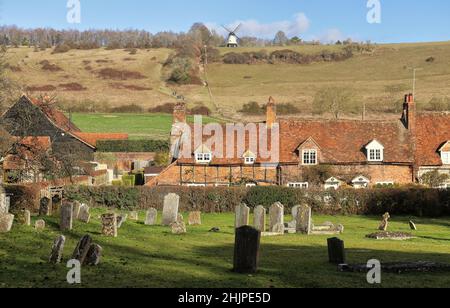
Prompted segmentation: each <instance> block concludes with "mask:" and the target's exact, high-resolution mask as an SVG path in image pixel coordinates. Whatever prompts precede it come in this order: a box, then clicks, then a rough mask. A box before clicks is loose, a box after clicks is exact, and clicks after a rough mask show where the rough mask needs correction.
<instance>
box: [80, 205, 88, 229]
mask: <svg viewBox="0 0 450 308" xmlns="http://www.w3.org/2000/svg"><path fill="white" fill-rule="evenodd" d="M89 212H90V208H89V206H87V205H86V204H82V205H81V206H80V212H79V214H78V220H79V221H81V222H84V223H86V224H88V223H89V221H90V220H91V214H90V213H89Z"/></svg>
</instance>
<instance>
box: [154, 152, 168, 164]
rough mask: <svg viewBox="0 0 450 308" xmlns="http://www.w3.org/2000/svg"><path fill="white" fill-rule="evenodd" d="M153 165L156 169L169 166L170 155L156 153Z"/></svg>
mask: <svg viewBox="0 0 450 308" xmlns="http://www.w3.org/2000/svg"><path fill="white" fill-rule="evenodd" d="M154 164H155V166H157V167H167V166H168V165H169V164H170V154H169V153H165V152H159V153H156V156H155V160H154Z"/></svg>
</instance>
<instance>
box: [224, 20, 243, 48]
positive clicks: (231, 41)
mask: <svg viewBox="0 0 450 308" xmlns="http://www.w3.org/2000/svg"><path fill="white" fill-rule="evenodd" d="M241 26H242V24H239V25H238V26H237V27H236V28H235V29H234V30H233V31H231V30H230V29H228V28H227V27H225V26H222V27H223V28H224V29H225V30H227V31H228V39H227V47H229V48H236V47H239V37H238V36H237V35H236V33H237V32H238V31H239V28H241Z"/></svg>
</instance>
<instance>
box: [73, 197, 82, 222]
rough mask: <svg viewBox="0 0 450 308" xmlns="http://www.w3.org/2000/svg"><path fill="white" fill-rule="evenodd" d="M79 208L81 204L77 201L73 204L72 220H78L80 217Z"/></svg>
mask: <svg viewBox="0 0 450 308" xmlns="http://www.w3.org/2000/svg"><path fill="white" fill-rule="evenodd" d="M80 208H81V203H80V202H79V201H74V202H73V215H72V219H73V220H75V219H78V217H79V216H80Z"/></svg>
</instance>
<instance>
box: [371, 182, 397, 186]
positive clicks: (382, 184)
mask: <svg viewBox="0 0 450 308" xmlns="http://www.w3.org/2000/svg"><path fill="white" fill-rule="evenodd" d="M375 185H376V186H394V185H395V182H394V181H385V182H376V183H375Z"/></svg>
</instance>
